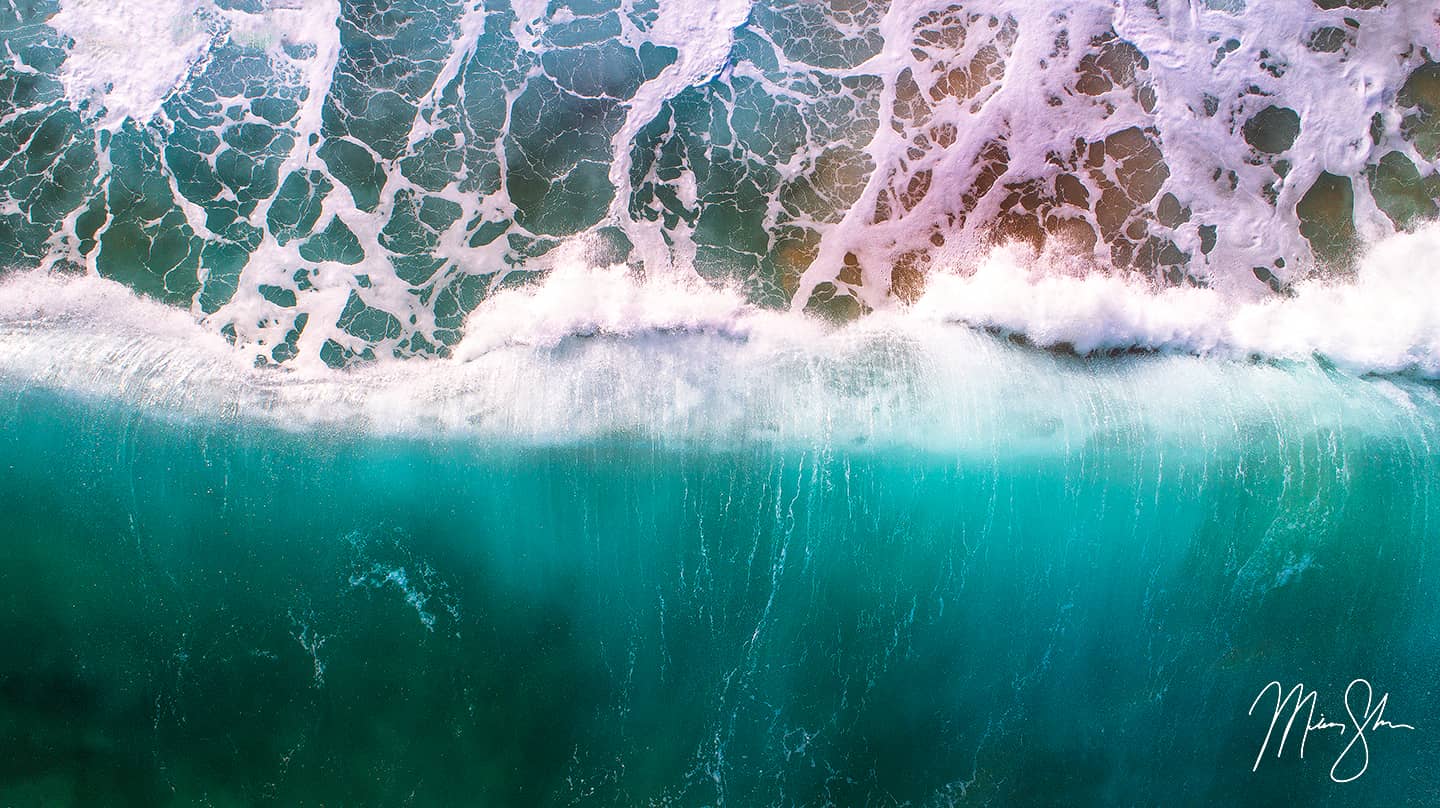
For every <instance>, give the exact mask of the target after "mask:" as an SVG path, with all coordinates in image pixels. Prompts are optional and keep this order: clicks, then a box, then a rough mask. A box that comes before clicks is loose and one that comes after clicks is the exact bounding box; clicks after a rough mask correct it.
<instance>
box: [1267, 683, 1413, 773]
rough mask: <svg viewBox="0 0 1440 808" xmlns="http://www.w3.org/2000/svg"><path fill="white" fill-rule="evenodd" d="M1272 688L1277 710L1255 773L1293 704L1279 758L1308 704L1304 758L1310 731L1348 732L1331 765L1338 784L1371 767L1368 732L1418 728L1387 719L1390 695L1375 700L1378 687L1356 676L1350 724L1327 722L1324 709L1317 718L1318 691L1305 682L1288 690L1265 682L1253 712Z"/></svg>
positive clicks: (1349, 690)
mask: <svg viewBox="0 0 1440 808" xmlns="http://www.w3.org/2000/svg"><path fill="white" fill-rule="evenodd" d="M1271 688H1274V690H1275V713H1274V715H1273V716H1272V717H1271V718H1270V728H1269V729H1268V730H1266V732H1265V740H1264V741H1263V742H1262V743H1261V744H1260V753H1259V754H1257V755H1256V756H1255V765H1254V767H1252V768H1251V769H1250V771H1252V772H1253V771H1258V770H1259V768H1260V761H1261V760H1262V759H1263V758H1264V757H1265V751H1266V750H1267V749H1269V748H1270V741H1271V739H1272V738H1273V737H1274V735H1275V728H1276V726H1278V725H1279V724H1280V716H1281V714H1283V713H1284V712H1285V708H1286V707H1287V706H1288V707H1290V718H1289V720H1287V721H1286V722H1285V730H1284V732H1282V733H1281V735H1280V743H1279V745H1278V746H1276V747H1275V757H1277V758H1278V757H1280V756H1281V755H1283V754H1284V753H1285V743H1286V742H1287V741H1289V740H1290V731H1291V730H1292V729H1294V728H1295V722H1296V720H1297V719H1299V717H1300V713H1301V711H1302V710H1304V709H1305V708H1306V707H1307V706H1308V707H1309V710H1310V711H1309V713H1307V714H1306V716H1305V721H1304V723H1303V724H1302V729H1303V732H1301V733H1300V758H1301V759H1302V760H1303V759H1304V758H1305V742H1306V740H1308V739H1309V737H1310V733H1311V732H1319V731H1322V730H1339V733H1340V735H1341V736H1342V737H1343V736H1344V735H1346V734H1347V733H1348V734H1349V735H1350V741H1349V742H1348V743H1346V744H1345V748H1344V749H1343V750H1341V751H1340V756H1339V757H1338V758H1336V759H1335V765H1333V766H1331V767H1330V779H1331V780H1334V781H1335V782H1337V783H1349V782H1351V781H1352V780H1356V779H1358V778H1359V777H1360V776H1361V775H1362V774H1364V773H1365V772H1366V771H1367V770H1368V769H1369V768H1370V742H1369V740H1368V739H1367V738H1366V737H1365V733H1366V732H1374V731H1376V730H1381V729H1408V730H1413V729H1415V727H1413V726H1411V725H1409V724H1400V723H1397V722H1392V721H1387V720H1385V705H1386V703H1387V702H1388V701H1389V700H1390V694H1389V693H1385V694H1384V695H1382V696H1380V700H1379V701H1378V702H1377V701H1375V689H1374V688H1372V687H1371V686H1370V683H1369V682H1368V681H1366V680H1364V679H1356V680H1354V681H1352V682H1351V683H1350V685H1349V686H1348V687H1346V688H1345V712H1346V713H1347V714H1348V715H1349V716H1350V722H1349V723H1348V724H1347V723H1344V722H1341V721H1327V720H1326V719H1325V713H1323V712H1322V713H1320V717H1319V718H1318V719H1317V718H1316V717H1315V712H1316V709H1317V706H1318V702H1319V698H1320V694H1319V691H1315V690H1306V689H1305V685H1304V684H1297V685H1295V686H1294V687H1292V688H1290V690H1289V692H1286V690H1285V686H1284V685H1282V684H1280V683H1279V682H1271V683H1269V684H1267V685H1265V686H1264V687H1263V688H1261V689H1260V693H1259V694H1258V695H1256V696H1255V701H1253V702H1251V704H1250V713H1249V714H1250V715H1254V714H1255V708H1256V707H1258V706H1260V700H1261V699H1263V698H1265V694H1267V693H1269V692H1270V690H1271ZM1352 694H1353V696H1354V700H1353V701H1352V698H1351V697H1352ZM1362 695H1363V696H1364V701H1365V704H1364V708H1363V709H1358V710H1357V708H1358V707H1359V700H1360V697H1361V696H1362ZM1262 715H1263V712H1262ZM1357 747H1358V751H1357ZM1347 760H1348V761H1350V764H1349V766H1348V767H1346V766H1345V762H1346V761H1347ZM1341 772H1347V774H1346V776H1343V777H1342V776H1341Z"/></svg>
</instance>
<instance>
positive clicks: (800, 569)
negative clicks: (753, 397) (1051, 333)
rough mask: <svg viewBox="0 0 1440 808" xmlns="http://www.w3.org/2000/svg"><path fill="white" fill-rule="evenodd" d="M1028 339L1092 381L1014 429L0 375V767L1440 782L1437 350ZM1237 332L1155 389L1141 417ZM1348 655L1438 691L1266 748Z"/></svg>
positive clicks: (258, 786) (1027, 401)
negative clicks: (371, 410)
mask: <svg viewBox="0 0 1440 808" xmlns="http://www.w3.org/2000/svg"><path fill="white" fill-rule="evenodd" d="M1027 355H1028V352H1025V351H1018V350H1017V351H1015V352H1014V353H1013V355H1012V359H1011V361H1010V362H1009V365H1010V366H1011V367H1014V368H1016V372H1022V371H1024V370H1025V367H1026V362H1027V361H1028V362H1034V363H1036V367H1037V368H1038V367H1040V366H1041V365H1042V364H1043V366H1044V367H1046V368H1048V369H1049V370H1048V371H1047V373H1046V374H1045V377H1046V378H1048V379H1050V380H1051V381H1052V382H1053V384H1051V385H1049V386H1045V387H1037V388H1035V389H1034V390H1032V391H1030V392H1028V393H1027V392H1020V393H1017V394H1016V398H1015V400H1013V401H1009V402H1004V401H1000V402H992V403H993V404H995V406H997V407H999V408H1001V409H1006V410H1010V411H1013V412H1023V411H1025V410H1026V409H1027V408H1035V407H1040V408H1042V409H1043V408H1045V407H1048V408H1050V409H1055V410H1058V409H1066V410H1068V411H1072V412H1079V413H1087V412H1088V413H1090V415H1089V416H1088V419H1089V420H1088V421H1087V420H1086V417H1085V416H1080V417H1079V421H1076V420H1075V419H1074V418H1071V419H1069V420H1068V421H1067V423H1065V424H1064V425H1061V426H1058V427H1053V426H1052V428H1058V429H1059V430H1060V432H1061V433H1063V436H1064V440H1053V441H1050V442H1033V441H1032V442H1029V443H1027V444H1026V446H1025V447H1024V448H1023V450H1022V448H1021V446H1020V444H1019V443H1018V442H1008V443H1007V439H1005V438H1004V437H1003V436H995V437H994V439H993V442H991V443H989V444H985V445H984V446H983V447H982V448H979V449H977V448H975V447H974V446H970V447H962V448H956V447H955V446H950V447H949V448H946V446H947V444H946V443H945V442H944V441H939V440H937V441H936V444H935V446H933V447H931V448H929V449H926V448H924V447H917V446H913V445H912V446H904V447H900V446H889V445H886V444H885V443H884V442H880V441H877V442H873V443H870V444H858V445H857V444H856V443H855V442H853V441H852V442H840V441H826V440H823V439H822V440H806V441H801V440H783V439H779V438H775V437H773V436H772V437H769V438H765V437H757V436H753V435H752V436H749V437H743V436H742V437H733V436H732V437H730V438H724V439H722V438H714V437H712V438H707V439H704V440H658V439H655V438H654V437H653V436H644V435H636V434H629V435H627V434H625V433H623V432H621V433H614V434H610V435H606V436H601V437H585V436H577V437H575V438H573V439H571V440H560V441H555V440H550V441H536V440H530V439H524V438H518V437H517V438H515V439H512V440H505V439H500V438H496V437H493V436H490V437H477V436H474V435H466V434H465V433H463V432H446V431H439V432H435V433H433V434H430V435H428V436H406V435H403V434H392V435H380V434H376V433H368V432H366V431H364V430H360V429H353V428H335V427H303V428H283V427H281V426H277V425H275V424H274V423H272V422H270V421H266V420H264V419H258V418H243V417H242V418H237V417H234V416H233V415H232V416H225V417H221V416H218V415H214V416H207V417H200V416H197V415H193V414H192V415H185V414H183V413H181V412H179V411H178V410H175V409H173V408H166V407H159V408H156V407H148V406H139V405H136V404H134V403H127V399H125V398H116V397H113V396H109V397H96V396H80V395H78V394H74V393H65V392H57V391H56V390H55V389H53V388H51V387H48V386H45V385H39V384H35V383H32V382H27V381H24V380H23V379H20V378H19V377H14V376H12V377H7V378H6V379H0V382H3V384H0V509H3V513H4V514H5V515H6V517H5V520H4V526H3V530H0V533H3V540H0V636H3V637H4V638H6V647H7V649H8V650H7V653H5V654H3V655H0V747H3V748H4V749H5V750H6V753H5V754H4V755H3V756H0V804H4V805H31V804H35V805H39V804H46V805H66V804H76V805H78V804H136V805H139V804H212V805H239V804H253V803H258V802H269V803H273V804H286V805H298V804H371V805H398V804H414V805H430V804H481V805H559V804H567V805H568V804H586V805H590V804H614V805H638V804H669V805H715V804H726V805H822V804H833V805H842V806H845V805H900V804H913V805H942V804H967V805H972V804H973V805H982V804H997V805H1120V804H1134V805H1177V804H1200V803H1210V804H1255V805H1264V804H1305V803H1310V804H1331V805H1351V804H1382V803H1383V804H1426V803H1428V802H1430V801H1431V800H1433V798H1434V797H1435V795H1436V794H1437V789H1440V782H1437V779H1436V778H1437V775H1436V771H1437V770H1440V769H1437V766H1436V764H1437V763H1440V740H1437V738H1440V734H1437V732H1436V725H1434V724H1433V723H1432V722H1431V719H1432V717H1433V716H1435V715H1436V714H1437V710H1440V692H1437V690H1436V687H1435V681H1436V680H1435V674H1434V671H1435V670H1437V667H1440V620H1437V617H1436V614H1435V611H1434V607H1435V604H1436V603H1437V595H1440V577H1437V573H1440V565H1437V559H1436V553H1435V550H1434V547H1433V540H1434V537H1435V532H1436V529H1437V526H1440V495H1437V494H1440V492H1437V491H1436V487H1437V481H1440V455H1437V453H1436V451H1435V449H1434V448H1433V447H1435V446H1437V445H1440V426H1437V425H1440V419H1437V417H1436V416H1437V414H1440V403H1437V398H1436V395H1435V388H1434V387H1433V386H1429V385H1426V384H1421V383H1411V382H1406V381H1403V380H1397V381H1383V380H1365V379H1356V378H1353V377H1349V376H1344V375H1341V374H1337V373H1334V372H1331V371H1327V370H1325V369H1324V368H1321V367H1316V366H1312V365H1308V364H1299V365H1287V366H1272V365H1268V364H1258V365H1242V364H1236V365H1233V366H1229V365H1225V363H1219V362H1217V361H1214V360H1195V359H1176V358H1170V359H1163V358H1154V359H1151V358H1144V357H1138V358H1129V359H1123V360H1116V361H1100V360H1092V361H1090V362H1081V361H1078V360H1076V361H1073V362H1071V361H1068V360H1054V359H1042V358H1039V355H1035V357H1036V358H1033V359H1030V360H1027V359H1025V357H1026V356H1027ZM1217 366H1223V367H1222V368H1221V369H1222V370H1223V372H1224V373H1225V374H1227V375H1226V376H1225V378H1227V379H1228V380H1229V382H1228V384H1227V385H1224V386H1221V385H1217V386H1215V387H1213V388H1212V391H1211V393H1209V394H1205V393H1201V394H1198V395H1196V396H1193V397H1192V398H1191V402H1192V404H1193V407H1192V408H1191V409H1189V410H1186V411H1184V412H1183V413H1182V415H1183V417H1180V418H1177V420H1176V422H1172V423H1160V422H1154V423H1148V424H1147V423H1146V422H1145V421H1144V420H1142V419H1132V420H1130V421H1128V422H1127V421H1126V419H1125V418H1123V417H1121V416H1123V414H1124V413H1125V412H1127V411H1130V412H1141V413H1143V412H1147V411H1148V410H1147V408H1146V404H1145V402H1144V401H1143V399H1144V398H1145V397H1146V396H1159V395H1161V394H1162V392H1163V390H1162V388H1164V387H1165V386H1167V384H1170V385H1173V384H1176V383H1178V381H1177V379H1178V377H1179V376H1180V375H1181V374H1182V373H1189V372H1195V371H1196V369H1200V370H1204V371H1210V370H1214V369H1215V368H1216V367H1217ZM1097 375H1098V376H1099V377H1101V378H1103V379H1105V380H1106V381H1105V383H1104V384H1099V385H1098V386H1097V387H1095V388H1094V389H1093V390H1092V389H1091V388H1088V387H1087V386H1086V385H1087V384H1090V382H1087V381H1086V380H1087V379H1091V380H1092V381H1093V379H1094V378H1096V377H1097ZM1037 377H1038V373H1037ZM1053 390H1061V391H1065V390H1071V391H1074V392H1075V395H1076V396H1077V398H1076V399H1075V400H1074V401H1070V402H1059V403H1057V402H1048V403H1047V402H1041V401H1037V400H1036V399H1037V397H1038V396H1040V395H1042V394H1045V395H1053V393H1050V392H1044V391H1053ZM1095 391H1099V392H1095ZM1207 395H1208V396H1209V397H1208V398H1207ZM1087 397H1088V398H1087ZM1127 397H1129V398H1128V399H1127ZM1042 405H1043V406H1042ZM596 406H597V407H603V406H604V405H603V404H597V405H596ZM956 406H960V407H963V406H972V407H973V406H974V402H970V403H969V404H963V403H960V404H957V405H956ZM956 417H957V418H959V419H963V418H964V417H966V413H964V412H960V413H958V414H957V415H956ZM1152 420H1153V419H1152ZM1356 677H1363V678H1366V679H1368V680H1369V681H1371V682H1373V683H1374V686H1375V688H1376V690H1377V694H1376V695H1377V697H1378V695H1379V693H1381V692H1388V693H1389V694H1390V699H1389V703H1388V706H1387V710H1386V714H1385V715H1386V718H1387V719H1388V720H1391V721H1396V722H1406V723H1410V724H1413V725H1415V726H1416V727H1417V729H1416V730H1414V731H1401V730H1394V731H1389V732H1385V731H1376V732H1372V733H1370V737H1369V745H1370V749H1369V751H1370V759H1369V768H1368V771H1366V773H1365V774H1364V775H1363V776H1362V777H1361V778H1359V779H1358V780H1356V781H1355V782H1352V783H1349V784H1344V785H1340V784H1336V783H1334V782H1331V780H1330V778H1329V776H1328V772H1329V769H1330V766H1331V764H1332V763H1333V762H1334V760H1335V759H1336V757H1337V756H1338V755H1339V753H1340V750H1341V748H1342V747H1343V739H1342V738H1340V737H1339V736H1337V735H1335V734H1334V733H1332V732H1315V733H1311V734H1310V736H1309V738H1308V745H1307V748H1306V756H1305V759H1304V760H1300V759H1299V758H1298V756H1297V754H1296V747H1295V739H1292V740H1291V745H1290V746H1289V747H1287V750H1286V753H1285V755H1284V756H1283V757H1282V758H1279V759H1275V758H1273V757H1271V758H1267V759H1266V760H1265V761H1264V762H1263V763H1262V764H1261V766H1260V767H1259V769H1258V771H1255V772H1252V771H1251V768H1252V765H1253V764H1254V762H1255V758H1256V754H1257V751H1258V750H1259V745H1260V743H1261V742H1262V740H1263V739H1264V736H1265V731H1266V728H1267V725H1268V723H1269V714H1268V710H1267V708H1266V707H1265V706H1263V705H1262V706H1261V708H1260V711H1259V712H1257V713H1256V714H1255V715H1253V716H1251V715H1247V710H1248V708H1249V707H1250V706H1251V704H1252V702H1253V701H1254V700H1255V698H1256V695H1257V694H1258V693H1259V692H1260V689H1261V688H1262V687H1264V685H1265V684H1266V683H1268V682H1270V681H1271V680H1278V681H1281V682H1283V683H1286V686H1287V687H1289V686H1290V685H1291V684H1294V683H1296V682H1304V683H1305V684H1306V685H1307V686H1308V687H1311V688H1315V689H1317V690H1319V691H1320V699H1321V702H1322V705H1321V707H1322V709H1323V710H1324V711H1325V713H1326V715H1327V716H1329V717H1330V718H1337V717H1338V718H1339V720H1344V709H1343V706H1342V704H1341V698H1342V694H1343V691H1344V688H1345V686H1346V684H1347V683H1348V682H1349V681H1350V680H1351V679H1353V678H1356ZM1261 713H1265V714H1264V715H1262V714H1261ZM1298 731H1299V730H1298V729H1297V732H1298ZM1272 750H1273V746H1272Z"/></svg>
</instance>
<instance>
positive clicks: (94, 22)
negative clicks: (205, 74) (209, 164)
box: [48, 0, 218, 128]
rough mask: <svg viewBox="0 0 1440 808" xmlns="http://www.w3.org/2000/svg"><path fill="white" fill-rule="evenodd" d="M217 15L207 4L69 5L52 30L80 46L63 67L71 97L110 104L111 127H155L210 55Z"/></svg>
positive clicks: (94, 0)
mask: <svg viewBox="0 0 1440 808" xmlns="http://www.w3.org/2000/svg"><path fill="white" fill-rule="evenodd" d="M215 11H216V9H215V8H214V7H213V6H212V5H210V3H208V2H203V1H202V0H143V2H135V0H64V2H62V3H61V4H60V11H59V13H57V14H56V15H55V16H53V17H51V18H50V20H49V22H48V25H49V26H50V27H51V28H54V29H55V30H56V31H58V32H59V33H61V34H63V35H65V36H68V37H70V38H71V39H73V40H74V41H75V45H74V46H73V47H72V48H71V49H70V52H69V53H68V54H67V55H66V57H65V63H64V64H63V65H62V66H61V68H60V78H61V80H62V81H63V82H64V83H65V91H66V94H67V95H68V96H69V98H70V100H71V102H72V103H79V102H82V101H89V102H90V103H91V104H92V105H94V106H97V107H98V106H103V107H104V108H105V114H104V116H103V117H102V118H101V119H100V121H99V125H100V126H101V127H103V128H114V127H116V126H118V125H120V124H121V123H122V122H124V121H125V120H126V119H134V120H136V121H139V122H140V123H145V122H148V121H149V120H150V119H151V118H153V117H154V116H155V114H156V113H157V112H159V111H160V105H161V104H163V103H164V102H165V99H166V98H168V97H169V96H170V93H171V92H173V91H174V90H175V88H176V87H178V86H180V84H181V82H183V81H184V80H185V78H186V76H187V75H188V74H189V72H190V69H191V68H192V67H193V66H194V65H195V64H196V63H197V62H199V61H201V59H203V58H204V56H205V54H206V52H207V51H208V50H209V47H210V43H211V41H212V40H213V39H214V37H215V35H216V31H217V30H218V21H217V19H216V18H215V17H214V16H213V15H214V12H215Z"/></svg>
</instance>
